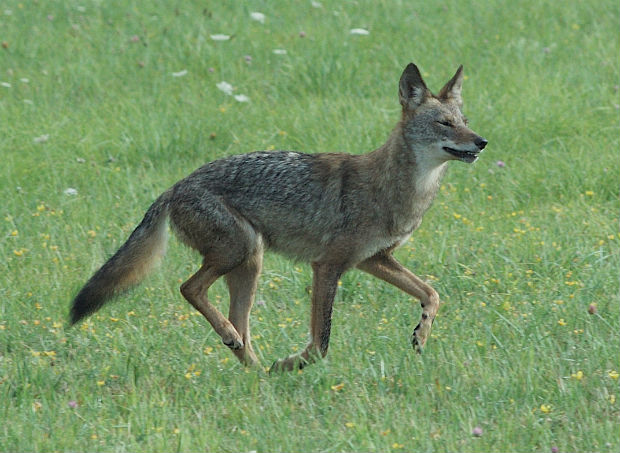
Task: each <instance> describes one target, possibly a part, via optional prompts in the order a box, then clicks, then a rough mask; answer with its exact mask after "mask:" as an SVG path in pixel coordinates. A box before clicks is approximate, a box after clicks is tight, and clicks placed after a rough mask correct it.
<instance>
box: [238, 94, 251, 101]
mask: <svg viewBox="0 0 620 453" xmlns="http://www.w3.org/2000/svg"><path fill="white" fill-rule="evenodd" d="M235 100H236V101H237V102H250V98H249V97H247V96H246V95H245V94H235Z"/></svg>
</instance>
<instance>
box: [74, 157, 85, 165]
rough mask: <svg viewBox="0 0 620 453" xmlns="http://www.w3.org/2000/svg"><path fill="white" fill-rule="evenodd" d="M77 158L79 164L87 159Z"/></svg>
mask: <svg viewBox="0 0 620 453" xmlns="http://www.w3.org/2000/svg"><path fill="white" fill-rule="evenodd" d="M75 160H76V161H77V163H78V164H83V163H86V159H84V158H83V157H77V158H76V159H75Z"/></svg>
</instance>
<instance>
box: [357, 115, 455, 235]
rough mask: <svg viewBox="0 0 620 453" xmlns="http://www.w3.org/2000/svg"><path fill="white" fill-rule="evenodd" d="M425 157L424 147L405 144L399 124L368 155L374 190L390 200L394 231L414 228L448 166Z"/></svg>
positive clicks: (389, 213) (432, 197)
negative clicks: (373, 177) (372, 173)
mask: <svg viewBox="0 0 620 453" xmlns="http://www.w3.org/2000/svg"><path fill="white" fill-rule="evenodd" d="M425 154H426V153H425V152H424V149H423V147H421V146H418V147H416V146H415V144H414V143H407V140H406V138H405V136H404V135H403V130H402V125H401V123H399V124H398V125H397V126H396V127H395V128H394V130H393V131H392V133H391V134H390V136H389V137H388V139H387V141H386V142H385V144H384V145H383V146H381V147H380V148H378V149H377V150H375V151H373V152H372V153H370V154H368V157H369V161H370V162H371V165H372V167H373V168H374V169H375V170H374V171H376V175H377V178H376V180H375V183H376V187H375V190H376V191H377V193H381V194H382V195H383V196H384V197H385V198H386V199H387V200H389V202H388V203H387V206H386V207H387V209H388V210H389V212H386V214H387V215H388V217H390V218H391V219H392V223H393V228H394V229H395V230H396V231H405V232H407V233H410V232H411V231H413V230H414V229H415V228H417V227H418V226H419V224H420V222H421V221H422V216H423V215H424V213H425V212H426V211H427V209H428V208H429V207H430V205H431V203H432V202H433V199H434V198H435V196H436V195H437V191H438V190H439V183H440V181H441V178H442V177H443V175H444V173H445V171H446V164H447V162H442V161H437V160H434V159H429V158H427V157H426V156H425Z"/></svg>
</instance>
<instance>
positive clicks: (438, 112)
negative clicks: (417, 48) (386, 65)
mask: <svg viewBox="0 0 620 453" xmlns="http://www.w3.org/2000/svg"><path fill="white" fill-rule="evenodd" d="M462 85H463V66H462V65H461V66H459V68H458V69H457V71H456V74H454V77H452V79H450V81H449V82H448V83H446V85H445V86H444V87H443V88H442V89H441V91H440V92H439V94H438V95H434V94H433V93H431V92H430V90H429V89H428V88H426V84H425V83H424V80H423V79H422V75H421V74H420V71H419V70H418V67H417V66H416V65H414V64H413V63H410V64H409V65H408V66H407V67H406V68H405V70H404V71H403V74H402V76H401V77H400V83H399V93H398V94H399V98H400V103H401V105H402V107H403V119H402V124H403V133H404V137H405V141H406V142H407V146H408V147H409V149H410V150H411V151H412V152H413V153H414V155H415V156H416V158H423V159H430V160H433V161H436V162H437V163H440V162H445V161H448V160H461V161H463V162H467V163H472V162H474V161H475V160H476V159H477V158H478V154H479V153H480V151H482V150H483V149H484V147H485V146H486V145H487V141H486V140H485V139H484V138H482V137H480V136H479V135H478V134H476V133H475V132H474V131H472V130H471V129H470V128H469V127H467V119H466V118H465V117H464V116H463V113H462V112H461V107H462V106H463V100H462V99H461V87H462Z"/></svg>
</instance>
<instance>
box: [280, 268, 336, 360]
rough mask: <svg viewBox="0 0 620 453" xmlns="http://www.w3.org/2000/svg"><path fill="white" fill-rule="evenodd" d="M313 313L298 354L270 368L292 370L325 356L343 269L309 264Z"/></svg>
mask: <svg viewBox="0 0 620 453" xmlns="http://www.w3.org/2000/svg"><path fill="white" fill-rule="evenodd" d="M312 270H313V271H314V276H313V280H312V314H311V320H310V343H308V346H306V349H305V350H304V351H303V352H302V353H301V354H293V355H291V356H288V357H287V358H285V359H281V360H278V361H276V362H275V363H274V364H273V365H272V366H271V370H270V372H272V371H292V370H294V369H301V368H303V367H304V366H306V365H308V364H310V363H313V362H315V361H316V360H317V359H318V358H322V357H325V356H326V355H327V348H328V347H329V334H330V331H331V322H332V307H333V304H334V297H335V296H336V290H337V289H338V279H339V278H340V276H341V275H342V272H343V268H342V267H341V266H338V265H332V264H318V263H312Z"/></svg>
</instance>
